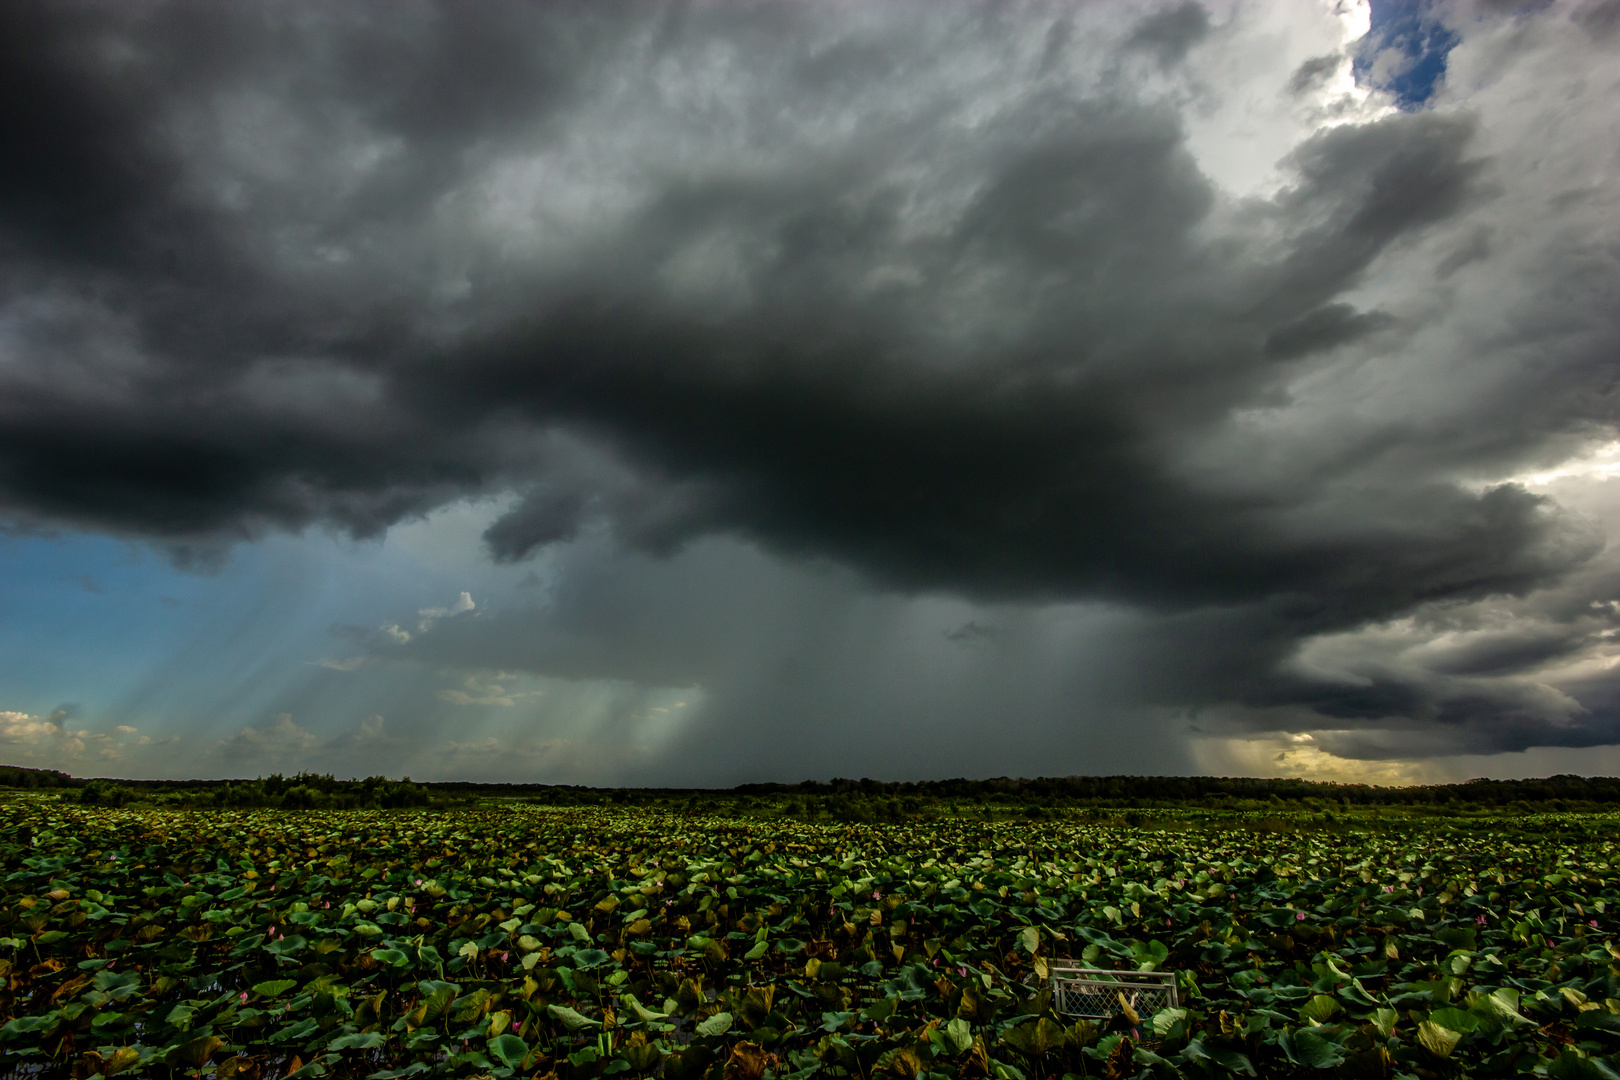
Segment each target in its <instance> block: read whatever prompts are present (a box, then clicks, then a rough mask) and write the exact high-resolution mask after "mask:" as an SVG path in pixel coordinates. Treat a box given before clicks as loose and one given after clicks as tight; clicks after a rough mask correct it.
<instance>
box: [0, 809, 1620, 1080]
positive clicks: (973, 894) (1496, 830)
mask: <svg viewBox="0 0 1620 1080" xmlns="http://www.w3.org/2000/svg"><path fill="white" fill-rule="evenodd" d="M316 779H317V780H318V781H321V782H324V780H325V779H329V778H316ZM254 783H255V784H256V785H258V786H257V788H256V790H257V792H258V793H259V795H260V796H264V797H267V798H268V797H278V798H279V799H280V802H279V804H278V805H277V806H276V807H275V808H271V807H250V808H239V809H232V808H222V809H215V810H205V811H204V812H199V810H198V808H197V807H183V808H173V807H161V806H152V805H149V804H141V803H139V802H128V803H125V804H124V805H122V806H120V805H117V804H116V802H106V801H103V802H96V803H90V804H82V803H77V802H70V801H61V800H58V799H56V798H53V797H50V796H48V795H37V794H36V795H21V796H18V797H15V798H13V799H11V800H10V801H8V802H5V803H0V859H3V866H0V890H3V895H0V1016H3V1018H4V1019H3V1022H0V1053H3V1054H4V1055H5V1056H6V1058H7V1060H8V1062H11V1061H16V1062H19V1063H24V1064H27V1065H29V1066H30V1067H32V1066H34V1065H39V1066H45V1065H49V1064H50V1063H52V1062H54V1067H55V1068H57V1069H59V1070H60V1071H61V1072H62V1074H63V1075H66V1074H68V1073H73V1074H76V1075H82V1076H90V1075H93V1074H96V1073H100V1074H101V1075H103V1076H112V1075H115V1074H116V1075H141V1076H171V1075H172V1076H181V1075H186V1076H198V1075H202V1076H208V1075H213V1076H214V1077H215V1078H216V1080H229V1078H230V1077H233V1076H253V1075H259V1076H283V1075H287V1074H288V1073H291V1072H293V1071H294V1070H295V1069H297V1070H301V1071H300V1072H299V1073H298V1075H302V1076H312V1075H323V1076H328V1077H375V1078H377V1080H387V1078H392V1077H405V1076H423V1077H428V1076H446V1077H448V1076H467V1077H471V1076H497V1077H505V1076H533V1075H539V1076H548V1075H555V1077H556V1078H557V1080H583V1078H586V1077H598V1076H619V1075H621V1074H622V1075H623V1076H624V1077H626V1080H634V1078H637V1077H643V1076H663V1077H668V1078H670V1080H678V1078H679V1077H683V1076H690V1077H707V1076H711V1075H712V1076H772V1077H778V1078H783V1080H785V1078H787V1077H797V1078H806V1080H807V1078H809V1077H812V1076H813V1077H817V1078H818V1080H819V1078H822V1077H825V1078H826V1080H842V1078H845V1077H849V1078H866V1080H891V1078H895V1077H907V1078H911V1077H916V1076H919V1075H920V1076H924V1077H936V1076H941V1077H944V1076H968V1077H974V1078H978V1077H986V1078H988V1077H1024V1078H1027V1080H1057V1078H1060V1077H1063V1076H1066V1075H1073V1076H1139V1075H1144V1074H1151V1075H1154V1076H1161V1077H1169V1076H1177V1075H1180V1076H1186V1077H1189V1078H1191V1077H1199V1078H1205V1077H1221V1076H1227V1075H1244V1076H1254V1075H1259V1076H1267V1077H1313V1076H1321V1075H1327V1074H1330V1073H1331V1074H1335V1075H1342V1076H1391V1075H1397V1074H1402V1073H1404V1074H1408V1075H1411V1076H1420V1077H1442V1076H1451V1077H1456V1076H1469V1077H1474V1076H1480V1077H1488V1076H1511V1075H1520V1074H1525V1075H1546V1076H1552V1077H1560V1076H1604V1075H1609V1074H1610V1073H1612V1072H1614V1071H1615V1067H1616V1064H1617V1062H1616V1060H1615V1055H1616V1052H1617V1051H1620V948H1617V947H1616V946H1615V944H1614V943H1613V940H1612V937H1611V934H1612V930H1613V924H1612V921H1611V917H1612V915H1613V914H1614V911H1615V905H1616V904H1620V889H1617V880H1616V871H1615V866H1614V859H1615V854H1616V841H1615V840H1614V839H1613V837H1615V836H1616V835H1620V819H1617V817H1616V815H1596V816H1593V815H1586V816H1578V817H1577V816H1571V815H1558V814H1551V815H1535V816H1529V817H1524V818H1504V819H1500V820H1497V819H1487V820H1482V821H1467V822H1460V823H1456V822H1452V821H1450V820H1449V819H1444V818H1442V819H1433V820H1431V819H1423V818H1397V819H1395V820H1394V821H1392V822H1385V823H1383V824H1381V825H1379V826H1378V827H1377V828H1361V827H1353V826H1349V825H1342V824H1341V825H1340V826H1339V827H1334V828H1324V827H1320V826H1311V825H1310V824H1309V819H1310V816H1311V812H1310V811H1305V812H1298V811H1288V810H1286V809H1283V810H1279V809H1277V808H1276V807H1275V806H1271V807H1268V808H1266V809H1264V810H1261V811H1254V812H1234V813H1230V814H1226V815H1224V816H1222V815H1211V814H1209V813H1205V812H1199V813H1182V814H1180V815H1177V814H1174V813H1171V812H1168V811H1160V810H1154V809H1152V808H1142V809H1141V810H1140V813H1141V814H1142V815H1143V818H1142V820H1143V822H1144V825H1142V826H1140V827H1132V826H1129V825H1126V824H1124V823H1123V822H1120V821H1116V820H1111V819H1110V820H1105V821H1096V822H1090V823H1086V822H1079V821H1075V820H1073V819H1072V818H1065V817H1063V816H1061V815H1060V816H1058V817H1057V818H1056V819H1054V820H1032V819H1027V818H1024V817H1012V818H1002V817H995V818H992V819H989V820H986V819H984V818H973V817H967V816H960V817H958V816H954V815H950V814H943V815H940V816H939V817H937V818H936V819H934V820H925V819H926V813H925V811H926V806H923V805H922V804H919V806H921V809H919V810H918V811H917V814H916V815H915V816H908V815H910V814H911V812H910V811H904V812H902V813H901V814H900V818H901V820H898V821H892V822H891V821H886V820H885V821H879V822H868V823H856V822H840V821H830V820H818V821H816V822H813V823H812V822H806V821H798V820H794V819H793V818H792V817H789V816H779V817H777V818H776V819H775V820H772V821H769V822H762V821H761V820H760V808H759V806H758V805H755V806H754V807H753V808H752V810H751V811H750V813H749V815H748V816H745V817H729V816H720V815H713V814H703V813H701V812H698V811H697V810H696V809H694V808H692V807H690V806H688V805H687V804H686V803H685V797H684V796H683V797H680V798H676V799H666V801H665V802H664V803H663V804H662V806H650V807H649V806H577V805H569V806H540V805H533V804H529V803H525V802H509V803H505V804H494V805H492V804H484V805H480V806H476V807H468V808H465V809H461V810H458V811H456V812H454V813H441V812H437V811H435V810H433V809H393V810H389V809H382V808H373V809H349V810H332V809H321V808H318V807H309V806H304V805H300V804H299V803H298V800H294V801H293V802H292V803H289V802H288V800H287V799H286V795H287V794H288V793H290V792H293V791H296V790H298V789H300V788H303V789H306V790H319V789H320V788H319V784H318V783H317V784H313V785H312V784H311V783H310V782H309V778H308V777H293V778H279V777H276V778H268V779H267V780H265V781H256V782H254ZM357 783H358V782H357ZM372 790H373V791H374V792H375V791H378V790H383V789H382V788H381V785H375V784H374V785H372ZM334 793H335V794H342V792H341V791H337V792H334ZM98 797H99V796H98ZM883 797H884V798H887V796H883ZM757 798H760V799H772V798H775V796H769V795H761V796H757ZM918 798H922V797H921V796H918ZM902 805H903V804H902ZM1263 818H1274V819H1275V820H1276V821H1277V822H1278V823H1280V825H1279V826H1278V827H1273V828H1259V827H1257V824H1256V823H1257V822H1258V821H1260V820H1262V819H1263ZM1060 959H1071V960H1078V961H1081V962H1083V963H1085V964H1088V965H1092V966H1100V967H1114V968H1125V969H1132V970H1150V969H1151V970H1159V971H1169V972H1175V973H1176V974H1177V978H1178V981H1179V985H1180V987H1181V991H1182V1001H1181V1005H1180V1007H1179V1008H1165V1009H1159V1010H1157V1011H1154V1012H1149V1011H1147V1010H1144V1011H1143V1012H1142V1013H1141V1014H1139V1015H1138V1014H1136V1013H1135V1011H1134V1010H1132V1011H1131V1012H1130V1013H1128V1014H1127V1013H1125V1012H1121V1013H1119V1014H1118V1015H1116V1016H1114V1017H1113V1018H1112V1019H1109V1018H1099V1019H1098V1020H1097V1021H1095V1022H1094V1021H1092V1020H1087V1019H1082V1018H1079V1017H1074V1016H1062V1015H1058V1014H1056V1013H1055V1012H1053V1011H1052V995H1051V994H1050V993H1049V992H1044V991H1042V992H1037V991H1038V990H1040V989H1041V988H1042V987H1043V985H1044V984H1043V982H1042V977H1041V972H1042V971H1044V970H1046V968H1047V965H1049V964H1051V963H1052V962H1053V961H1056V960H1060Z"/></svg>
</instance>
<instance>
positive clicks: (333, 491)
mask: <svg viewBox="0 0 1620 1080" xmlns="http://www.w3.org/2000/svg"><path fill="white" fill-rule="evenodd" d="M0 23H3V24H5V25H0V762H4V763H8V764H17V765H32V766H42V767H50V768H58V769H64V770H67V771H69V772H72V773H75V774H77V775H112V776H130V777H172V778H181V777H220V776H256V775H266V774H269V773H271V772H283V773H290V772H296V771H299V770H313V771H318V772H330V773H334V774H336V775H338V776H366V775H374V774H386V775H391V776H400V775H409V776H412V777H414V778H416V779H419V780H427V779H440V780H448V779H466V780H486V781H532V782H543V783H570V784H596V785H661V786H663V785H668V786H691V785H697V786H729V785H733V784H737V783H743V782H751V781H770V780H776V781H788V782H791V781H798V780H804V779H826V778H829V777H833V776H849V777H861V776H870V777H874V778H878V779H888V780H906V779H922V778H929V777H952V776H969V777H986V776H998V775H1009V776H1019V775H1022V776H1035V775H1047V776H1053V775H1071V774H1117V773H1130V774H1197V773H1208V774H1217V775H1260V776H1305V777H1309V778H1314V779H1330V780H1345V781H1371V782H1378V783H1413V782H1436V781H1442V782H1443V781H1452V780H1465V779H1468V778H1471V777H1476V776H1494V777H1513V776H1535V775H1548V774H1551V773H1560V772H1573V773H1580V774H1585V775H1593V774H1613V773H1616V772H1620V666H1617V665H1620V549H1617V545H1616V543H1615V540H1616V538H1617V537H1620V483H1617V482H1616V477H1620V431H1617V425H1616V421H1617V417H1620V408H1617V406H1620V399H1617V393H1620V391H1617V376H1620V160H1617V157H1620V107H1617V106H1616V104H1615V103H1616V102H1620V0H1572V2H1524V3H1513V2H1505V0H1489V2H1487V0H1404V2H1399V3H1397V2H1392V0H1377V2H1374V3H1371V4H1368V3H1366V2H1363V0H1314V2H1312V0H1275V2H1263V0H1207V2H1199V0H1182V2H1179V3H1176V2H1172V3H1164V4H1155V3H1140V2H1130V3H1125V2H1106V0H1104V2H1096V3H1084V4H1081V3H1072V4H1063V3H1037V2H1016V0H1010V2H997V3H989V2H985V3H963V2H956V0H947V2H944V3H934V2H929V3H922V2H920V0H896V2H868V0H860V2H837V0H828V2H825V3H791V4H789V3H731V2H692V3H678V2H670V3H630V4H623V5H575V4H519V3H496V2H492V3H485V4H478V5H455V4H442V5H440V4H431V3H388V4H382V3H347V2H337V3H323V4H301V3H294V4H287V3H264V4H256V3H250V2H243V3H235V4H229V5H219V4H201V3H185V4H182V3H147V2H139V3H126V2H118V3H112V2H106V3H78V2H69V0H49V2H24V0H19V2H16V3H7V4H5V5H0Z"/></svg>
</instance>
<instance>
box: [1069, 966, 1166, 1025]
mask: <svg viewBox="0 0 1620 1080" xmlns="http://www.w3.org/2000/svg"><path fill="white" fill-rule="evenodd" d="M1048 974H1050V976H1051V981H1052V1008H1053V1009H1055V1010H1056V1011H1058V1012H1060V1013H1064V1014H1066V1015H1068V1016H1085V1017H1091V1018H1094V1019H1101V1020H1107V1019H1111V1018H1112V1017H1113V1016H1114V1014H1115V1013H1117V1012H1119V1009H1120V1004H1119V1003H1120V1000H1121V998H1122V997H1123V999H1124V1001H1125V1002H1126V1003H1127V1004H1129V1005H1130V1007H1131V1008H1132V1009H1134V1010H1135V1011H1136V1014H1137V1015H1138V1016H1139V1017H1141V1018H1142V1019H1143V1020H1144V1021H1145V1020H1147V1019H1148V1018H1149V1017H1151V1016H1152V1015H1153V1014H1154V1013H1156V1012H1158V1011H1159V1010H1160V1009H1174V1008H1176V1007H1178V1006H1179V1005H1180V1004H1181V998H1180V995H1179V994H1178V993H1177V992H1176V976H1175V972H1173V971H1114V970H1109V969H1106V968H1088V967H1081V966H1079V965H1078V964H1064V963H1051V965H1050V967H1049V968H1048Z"/></svg>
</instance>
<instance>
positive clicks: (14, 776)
mask: <svg viewBox="0 0 1620 1080" xmlns="http://www.w3.org/2000/svg"><path fill="white" fill-rule="evenodd" d="M83 786H84V781H83V780H79V779H76V778H75V777H72V776H69V775H68V774H67V773H65V772H57V771H56V770H55V769H30V768H27V767H25V766H22V765H0V787H8V788H75V787H83Z"/></svg>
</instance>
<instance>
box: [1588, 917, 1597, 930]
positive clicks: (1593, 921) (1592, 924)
mask: <svg viewBox="0 0 1620 1080" xmlns="http://www.w3.org/2000/svg"><path fill="white" fill-rule="evenodd" d="M1588 925H1590V926H1591V927H1592V929H1594V930H1596V929H1597V920H1596V919H1593V920H1592V921H1591V923H1589V924H1588Z"/></svg>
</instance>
